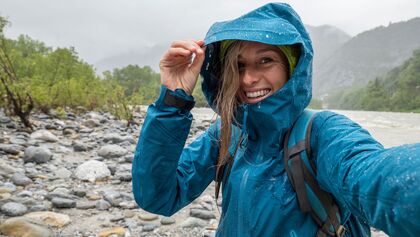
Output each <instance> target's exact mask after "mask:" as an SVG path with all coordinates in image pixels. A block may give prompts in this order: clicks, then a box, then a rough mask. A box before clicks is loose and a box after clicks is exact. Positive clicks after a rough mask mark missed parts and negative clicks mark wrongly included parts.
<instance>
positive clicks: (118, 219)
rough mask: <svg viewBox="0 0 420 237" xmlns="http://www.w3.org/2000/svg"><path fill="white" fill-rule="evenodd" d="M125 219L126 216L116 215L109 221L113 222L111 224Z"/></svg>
mask: <svg viewBox="0 0 420 237" xmlns="http://www.w3.org/2000/svg"><path fill="white" fill-rule="evenodd" d="M124 218H125V217H124V215H122V214H117V215H114V216H113V217H111V218H110V219H109V221H111V222H118V221H121V220H124Z"/></svg>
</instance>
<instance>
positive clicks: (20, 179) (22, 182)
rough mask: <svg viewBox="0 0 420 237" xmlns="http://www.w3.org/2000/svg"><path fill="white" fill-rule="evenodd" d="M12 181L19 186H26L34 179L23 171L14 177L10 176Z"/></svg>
mask: <svg viewBox="0 0 420 237" xmlns="http://www.w3.org/2000/svg"><path fill="white" fill-rule="evenodd" d="M10 181H12V182H13V184H15V185H18V186H26V185H29V184H31V183H32V180H31V179H30V178H28V177H26V176H25V175H23V174H21V173H15V174H14V175H13V176H12V178H10Z"/></svg>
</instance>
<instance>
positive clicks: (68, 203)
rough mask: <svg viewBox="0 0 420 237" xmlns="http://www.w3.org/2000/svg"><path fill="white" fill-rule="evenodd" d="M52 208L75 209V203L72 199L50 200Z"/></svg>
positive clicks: (58, 198) (57, 198)
mask: <svg viewBox="0 0 420 237" xmlns="http://www.w3.org/2000/svg"><path fill="white" fill-rule="evenodd" d="M51 203H52V205H53V206H54V207H57V208H74V207H76V201H75V200H72V199H66V198H60V197H55V198H53V199H52V200H51Z"/></svg>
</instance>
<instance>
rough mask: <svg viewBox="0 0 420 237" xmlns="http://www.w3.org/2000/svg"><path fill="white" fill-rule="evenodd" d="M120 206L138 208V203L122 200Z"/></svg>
mask: <svg viewBox="0 0 420 237" xmlns="http://www.w3.org/2000/svg"><path fill="white" fill-rule="evenodd" d="M118 206H119V207H121V208H122V209H136V208H138V206H137V203H136V202H135V201H122V202H120V203H119V204H118Z"/></svg>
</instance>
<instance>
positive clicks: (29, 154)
mask: <svg viewBox="0 0 420 237" xmlns="http://www.w3.org/2000/svg"><path fill="white" fill-rule="evenodd" d="M51 157H52V153H51V151H50V150H49V149H47V148H43V147H34V146H30V147H28V148H26V149H25V154H24V156H23V160H24V161H25V162H35V163H37V164H40V163H46V162H48V161H49V160H51Z"/></svg>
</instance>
